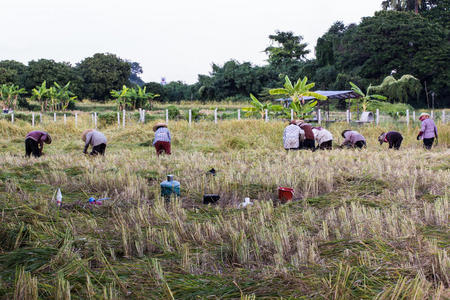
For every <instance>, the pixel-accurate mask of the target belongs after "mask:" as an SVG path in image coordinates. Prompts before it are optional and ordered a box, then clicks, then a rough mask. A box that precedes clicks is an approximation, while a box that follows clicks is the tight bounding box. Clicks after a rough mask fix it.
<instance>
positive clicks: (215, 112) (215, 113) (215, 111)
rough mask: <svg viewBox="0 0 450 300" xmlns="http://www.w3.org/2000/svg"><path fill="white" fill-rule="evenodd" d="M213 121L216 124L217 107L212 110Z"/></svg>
mask: <svg viewBox="0 0 450 300" xmlns="http://www.w3.org/2000/svg"><path fill="white" fill-rule="evenodd" d="M214 123H216V124H217V108H216V109H215V110H214Z"/></svg>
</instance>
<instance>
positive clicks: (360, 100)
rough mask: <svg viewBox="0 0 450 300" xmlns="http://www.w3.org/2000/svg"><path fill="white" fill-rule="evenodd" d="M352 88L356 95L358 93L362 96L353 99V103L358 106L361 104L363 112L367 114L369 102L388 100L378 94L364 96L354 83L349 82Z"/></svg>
mask: <svg viewBox="0 0 450 300" xmlns="http://www.w3.org/2000/svg"><path fill="white" fill-rule="evenodd" d="M349 84H350V86H351V87H352V91H354V92H355V93H357V94H358V95H360V96H361V97H360V98H354V99H352V101H354V102H356V103H357V104H361V106H362V110H363V112H365V111H366V110H367V105H368V104H369V102H371V101H373V100H383V101H384V100H387V97H385V96H383V95H378V94H372V95H369V94H368V93H367V94H364V92H363V91H362V90H361V89H360V88H359V87H358V86H357V85H356V84H354V83H353V82H351V81H350V82H349Z"/></svg>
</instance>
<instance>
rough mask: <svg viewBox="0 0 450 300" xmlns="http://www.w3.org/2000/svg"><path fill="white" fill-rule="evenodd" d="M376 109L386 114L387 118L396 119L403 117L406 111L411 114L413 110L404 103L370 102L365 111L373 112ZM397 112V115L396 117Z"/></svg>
mask: <svg viewBox="0 0 450 300" xmlns="http://www.w3.org/2000/svg"><path fill="white" fill-rule="evenodd" d="M377 109H379V110H380V113H385V114H388V115H389V116H391V117H393V118H394V119H397V118H398V116H405V115H406V110H409V111H410V112H412V111H413V110H414V108H413V107H412V106H411V105H409V104H405V103H389V102H382V101H371V102H370V103H369V105H367V110H368V111H372V112H375V111H376V110H377ZM397 112H398V115H397Z"/></svg>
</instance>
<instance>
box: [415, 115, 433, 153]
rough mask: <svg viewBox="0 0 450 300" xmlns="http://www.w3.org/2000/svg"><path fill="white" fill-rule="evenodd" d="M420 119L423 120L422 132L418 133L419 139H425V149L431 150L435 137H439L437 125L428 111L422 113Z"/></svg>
mask: <svg viewBox="0 0 450 300" xmlns="http://www.w3.org/2000/svg"><path fill="white" fill-rule="evenodd" d="M419 121H421V122H422V126H421V128H420V132H419V134H418V135H417V140H420V139H421V138H422V139H423V146H424V147H425V149H428V150H430V149H431V147H432V146H433V142H434V139H435V138H436V139H437V138H438V133H437V127H436V124H434V121H433V120H432V119H430V115H429V114H427V113H421V114H420V116H419Z"/></svg>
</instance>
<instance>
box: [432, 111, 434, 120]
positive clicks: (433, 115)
mask: <svg viewBox="0 0 450 300" xmlns="http://www.w3.org/2000/svg"><path fill="white" fill-rule="evenodd" d="M431 118H432V119H434V110H432V111H431Z"/></svg>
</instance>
